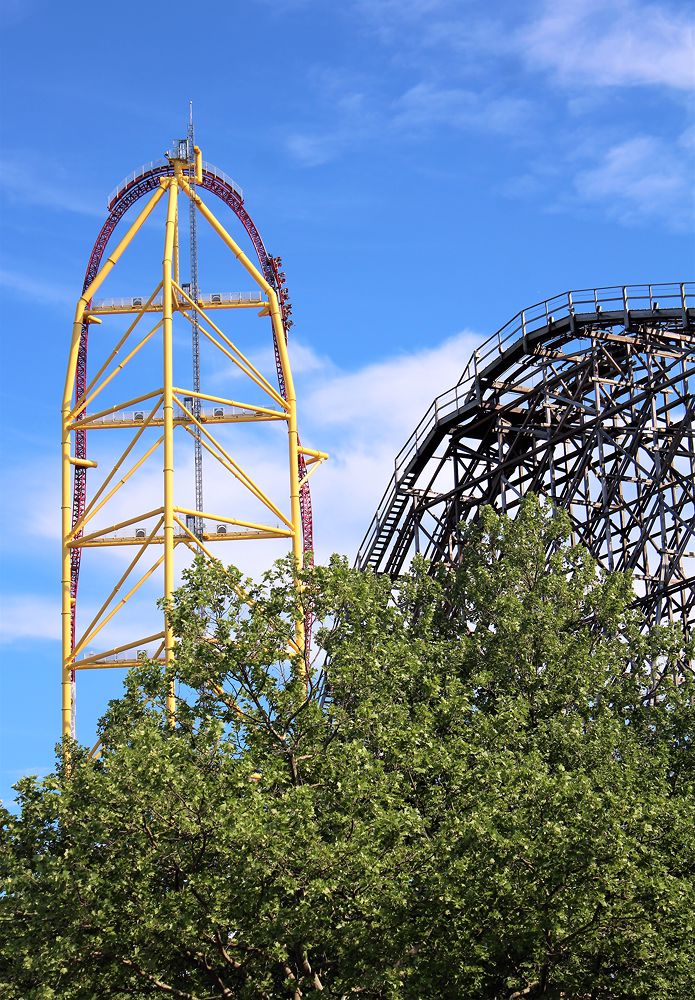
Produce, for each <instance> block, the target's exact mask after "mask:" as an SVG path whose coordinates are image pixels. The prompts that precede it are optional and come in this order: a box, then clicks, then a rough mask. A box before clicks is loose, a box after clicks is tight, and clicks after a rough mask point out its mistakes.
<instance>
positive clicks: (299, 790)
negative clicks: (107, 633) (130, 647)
mask: <svg viewBox="0 0 695 1000" xmlns="http://www.w3.org/2000/svg"><path fill="white" fill-rule="evenodd" d="M567 539H568V525H567V522H566V519H565V517H564V516H563V515H560V514H555V515H554V516H553V515H551V513H550V512H549V511H548V509H546V508H544V507H543V506H542V505H541V504H539V503H538V501H536V500H535V499H533V498H529V499H528V500H527V501H526V503H525V504H524V506H523V507H522V509H521V511H520V513H519V514H518V516H517V517H516V519H515V520H513V521H512V520H509V519H507V518H505V517H499V516H497V515H495V514H494V513H493V512H491V511H486V512H485V514H484V516H483V517H482V519H481V521H480V523H479V524H478V525H477V526H476V527H473V528H470V529H468V530H467V534H466V536H465V544H464V547H463V554H462V558H461V562H460V565H459V566H458V567H457V568H456V569H453V570H447V569H443V568H442V569H437V570H433V571H430V572H428V571H427V568H426V567H425V566H424V565H423V564H422V563H416V565H415V566H414V567H413V569H412V571H411V572H410V573H409V575H407V576H405V577H403V578H402V579H401V580H400V581H399V582H398V586H397V588H396V589H395V591H394V590H393V587H392V584H391V581H389V580H388V579H384V578H379V577H376V576H374V575H373V574H371V573H360V572H357V571H355V570H352V569H350V568H348V566H347V564H346V562H345V561H344V560H341V559H338V558H334V559H333V560H332V562H331V563H330V565H329V566H327V567H317V568H315V569H312V570H309V571H307V572H305V573H303V574H302V584H303V590H302V592H301V594H298V591H297V589H296V587H295V586H294V580H293V568H292V565H291V564H290V563H289V562H284V563H282V562H281V563H279V564H277V565H276V567H275V568H274V570H273V571H272V572H270V573H268V574H267V575H266V576H265V577H264V578H263V580H262V581H261V582H260V583H258V584H253V583H252V582H251V581H245V580H242V579H241V577H240V574H239V573H238V572H237V571H236V570H234V569H224V568H222V567H221V566H220V565H211V564H209V563H202V562H199V563H196V564H195V565H194V566H193V567H192V568H191V569H190V571H188V573H187V574H186V579H185V583H184V586H183V587H182V588H181V589H180V590H179V591H178V593H177V594H176V599H175V603H174V606H173V608H172V609H171V615H172V619H173V623H174V626H175V630H176V634H177V637H178V644H179V645H178V655H177V661H176V679H177V683H178V695H179V697H178V709H177V723H176V726H175V727H171V726H170V725H168V724H167V721H166V718H165V715H164V712H163V705H164V700H165V696H166V690H167V683H168V678H167V677H166V676H165V675H164V673H163V671H162V670H161V669H160V668H159V667H158V666H157V665H156V664H152V663H149V664H143V665H142V666H141V667H140V668H138V669H136V670H133V671H131V672H130V674H129V675H128V679H127V681H126V690H125V694H124V696H123V697H122V698H121V699H120V700H118V701H115V702H112V703H111V704H110V706H109V709H108V711H107V713H106V715H105V716H104V719H103V720H102V723H101V737H102V740H103V747H104V749H103V754H102V756H101V758H100V759H99V760H96V761H95V760H90V759H88V755H87V752H86V751H85V750H84V749H83V748H80V747H79V746H77V745H73V746H72V747H70V748H69V749H70V753H71V761H72V773H71V776H70V778H69V780H68V779H67V778H66V773H65V765H64V762H63V758H62V756H59V762H58V766H57V769H56V772H55V773H54V774H53V775H51V776H50V777H48V778H46V779H45V780H43V781H38V780H37V779H35V778H26V779H24V780H22V781H21V782H19V784H18V786H17V789H18V794H19V805H20V812H19V814H18V815H12V814H10V813H8V812H4V814H3V816H2V830H3V833H2V835H3V840H2V854H1V856H0V858H1V860H0V879H1V881H2V885H3V887H4V888H3V892H2V895H1V896H0V953H1V954H2V956H3V957H2V958H0V996H3V997H7V998H8V1000H20V998H21V1000H53V998H55V1000H94V998H101V997H109V998H115V1000H126V998H136V1000H144V998H150V997H172V998H181V1000H194V998H195V1000H218V998H243V1000H246V998H248V1000H251V998H253V1000H258V998H275V997H278V998H282V997H288V998H293V1000H297V998H299V997H306V996H308V995H312V994H314V993H316V994H318V993H322V994H323V995H324V996H325V997H327V998H345V1000H347V998H350V997H353V996H354V997H356V998H365V1000H368V998H373V1000H382V998H383V1000H423V998H451V1000H454V998H456V1000H459V998H474V1000H519V998H525V1000H526V998H527V1000H534V998H536V997H547V998H577V1000H579V998H582V1000H583V998H587V1000H588V998H596V1000H599V998H600V1000H603V998H606V1000H681V998H682V1000H691V998H692V997H693V995H695V952H694V949H693V944H692V942H693V925H694V922H695V919H694V915H695V891H694V888H693V869H694V867H695V864H694V859H695V799H694V798H693V779H694V775H695V771H694V768H693V760H692V758H693V753H692V736H693V721H694V701H693V681H692V674H691V672H690V669H689V668H686V669H685V670H683V668H682V663H683V659H682V657H683V636H682V634H680V635H679V634H678V632H677V630H675V629H672V628H653V629H651V630H644V628H643V627H642V622H641V621H640V619H639V616H638V614H637V613H636V612H635V611H633V610H631V609H630V604H631V601H632V591H631V584H630V581H629V579H627V578H625V577H623V576H618V575H615V576H605V575H603V574H601V573H599V572H598V571H597V568H596V566H595V564H594V563H593V561H592V560H591V559H590V558H589V556H588V555H587V553H586V552H585V551H584V550H582V549H580V548H573V547H571V546H570V545H569V543H568V540H567ZM548 551H550V552H551V553H552V554H551V556H550V559H549V562H548V556H547V553H548ZM242 588H243V592H242ZM300 605H301V607H300ZM306 608H310V609H311V611H312V613H313V615H314V617H315V620H316V623H317V626H316V629H315V645H316V648H317V650H318V654H317V656H318V660H317V663H315V664H314V667H313V671H312V679H311V683H310V685H309V687H308V691H307V689H306V687H305V685H304V683H303V681H302V664H301V662H300V660H301V658H300V657H298V656H295V657H291V656H288V652H287V650H288V643H289V642H290V640H291V638H292V634H293V621H294V619H295V618H296V616H297V615H298V614H302V613H303V612H304V610H306ZM686 655H687V651H686ZM690 655H691V656H692V650H690ZM678 662H680V664H681V666H680V668H678V667H677V663H678ZM690 662H692V661H690ZM326 664H327V665H326Z"/></svg>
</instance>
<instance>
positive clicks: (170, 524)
mask: <svg viewBox="0 0 695 1000" xmlns="http://www.w3.org/2000/svg"><path fill="white" fill-rule="evenodd" d="M178 194H179V188H178V177H173V178H171V179H170V181H169V204H168V207H167V221H166V231H165V237H164V257H163V259H162V318H163V323H164V334H163V355H164V370H163V374H164V405H163V414H164V602H165V611H164V640H165V646H164V656H165V660H166V665H167V669H168V670H172V669H173V666H174V632H173V629H172V627H171V621H170V618H169V603H170V602H171V600H172V598H173V596H174V392H173V385H174V348H173V276H172V255H173V252H174V241H175V239H176V228H177V227H176V220H177V212H178ZM166 710H167V717H168V719H169V724H170V725H171V726H173V725H174V724H175V712H176V698H175V692H174V681H173V679H171V680H170V681H169V691H168V693H167V700H166Z"/></svg>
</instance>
